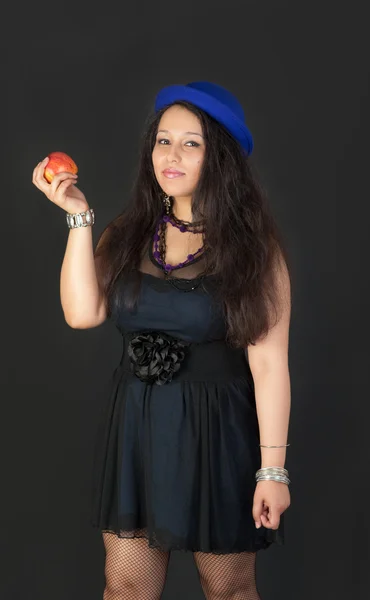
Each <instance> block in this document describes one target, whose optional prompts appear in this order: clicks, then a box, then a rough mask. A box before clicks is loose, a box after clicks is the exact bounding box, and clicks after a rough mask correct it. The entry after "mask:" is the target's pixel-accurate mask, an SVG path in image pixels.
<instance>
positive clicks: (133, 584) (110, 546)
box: [102, 532, 170, 600]
mask: <svg viewBox="0 0 370 600" xmlns="http://www.w3.org/2000/svg"><path fill="white" fill-rule="evenodd" d="M102 535H103V541H104V546H105V552H106V557H105V581H106V585H105V589H104V599H103V600H118V599H121V598H125V599H127V600H159V599H160V597H161V593H162V591H163V588H164V584H165V582H166V576H167V568H168V561H169V557H170V553H169V552H165V551H163V550H160V549H159V548H150V547H149V546H148V540H147V539H146V538H119V537H118V536H117V535H115V534H112V533H105V532H103V533H102Z"/></svg>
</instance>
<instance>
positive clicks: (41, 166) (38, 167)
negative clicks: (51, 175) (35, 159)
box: [32, 156, 49, 183]
mask: <svg viewBox="0 0 370 600" xmlns="http://www.w3.org/2000/svg"><path fill="white" fill-rule="evenodd" d="M48 161H49V157H48V156H46V157H45V158H44V159H43V160H42V161H41V162H39V163H38V164H37V165H36V167H35V168H34V170H33V172H32V183H35V181H36V178H37V176H38V175H39V173H40V171H41V170H42V171H43V170H44V169H45V167H46V165H47V163H48Z"/></svg>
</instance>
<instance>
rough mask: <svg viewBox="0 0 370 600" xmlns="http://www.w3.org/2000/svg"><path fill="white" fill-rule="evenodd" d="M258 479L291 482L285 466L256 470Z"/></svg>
mask: <svg viewBox="0 0 370 600" xmlns="http://www.w3.org/2000/svg"><path fill="white" fill-rule="evenodd" d="M256 481H257V482H258V481H279V482H280V483H286V484H287V485H289V484H290V479H289V473H288V471H287V469H284V468H283V467H263V468H262V469H258V471H257V472H256Z"/></svg>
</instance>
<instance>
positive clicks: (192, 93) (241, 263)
mask: <svg viewBox="0 0 370 600" xmlns="http://www.w3.org/2000/svg"><path fill="white" fill-rule="evenodd" d="M252 149H253V139H252V136H251V133H250V131H249V129H248V127H247V125H246V123H245V120H244V114H243V110H242V108H241V106H240V104H239V102H238V100H237V99H236V98H235V97H234V96H233V95H232V94H231V93H230V92H228V91H227V90H225V89H224V88H222V87H220V86H218V85H215V84H211V83H209V82H195V83H191V84H188V85H185V86H169V87H166V88H164V89H162V90H161V91H160V92H159V94H158V95H157V98H156V104H155V111H154V114H153V116H152V118H151V120H150V122H149V123H148V127H147V131H146V133H145V136H144V139H143V145H142V153H141V157H140V162H139V170H138V174H137V178H136V183H135V186H134V189H133V194H132V198H131V199H130V202H129V204H128V206H127V207H126V208H125V209H124V210H123V211H122V213H121V214H120V215H119V216H118V217H117V218H115V219H114V220H113V221H112V222H111V223H110V224H109V225H108V226H107V227H106V228H105V230H104V231H103V233H102V234H101V236H100V238H99V240H98V244H97V247H96V250H95V252H94V251H93V245H92V235H91V230H92V228H91V225H93V224H94V212H93V210H92V209H91V208H90V207H89V205H88V202H87V200H86V198H85V196H84V195H83V193H82V192H81V191H80V190H79V189H78V188H77V187H76V185H75V183H76V180H77V177H74V176H72V175H71V174H70V173H60V174H59V175H57V176H56V177H55V178H54V180H53V182H52V183H51V184H48V183H47V182H46V181H45V179H44V178H43V172H44V169H45V166H46V163H47V161H43V162H42V163H40V164H39V165H38V166H37V167H36V168H35V171H34V179H33V181H34V183H35V185H37V186H38V187H39V189H41V190H42V191H43V192H44V193H45V194H46V195H47V197H48V198H49V199H50V200H52V201H53V202H55V203H56V204H58V205H59V206H61V207H62V208H64V209H65V210H66V211H67V213H68V214H67V215H66V217H67V222H68V225H69V227H70V229H71V231H70V234H69V238H68V244H67V249H66V253H65V257H64V261H63V265H62V271H61V302H62V307H63V311H64V315H65V319H66V321H67V323H68V324H69V325H70V326H71V327H75V328H89V327H96V326H97V325H99V324H100V323H102V322H103V321H104V320H105V319H106V318H111V319H113V321H114V322H115V324H116V326H117V328H118V330H119V332H120V333H121V334H122V340H123V351H122V357H121V360H120V363H119V365H118V366H117V368H116V369H115V371H114V374H113V377H112V382H111V393H110V396H109V398H108V402H107V403H106V405H105V407H104V415H103V416H102V419H101V425H100V428H99V432H98V435H97V441H96V448H95V457H94V474H93V509H92V525H93V526H95V527H99V528H100V529H101V531H102V535H103V539H104V544H105V549H106V567H105V574H106V587H105V591H104V600H113V599H116V598H125V599H130V598H135V599H136V598H140V599H144V598H145V599H157V598H160V596H161V593H162V590H163V587H164V583H165V579H166V573H167V566H168V559H169V555H170V552H171V551H172V550H175V549H178V550H185V551H191V552H193V556H194V559H195V563H196V566H197V568H198V572H199V576H200V582H201V585H202V588H203V591H204V593H205V596H206V597H207V599H215V600H216V599H217V600H219V599H221V598H225V599H226V598H247V599H249V600H257V599H258V598H260V596H259V594H258V591H257V586H256V571H255V559H256V552H257V550H260V549H263V548H267V547H269V546H270V545H271V544H272V543H273V542H275V543H278V544H283V543H284V532H283V517H284V515H283V513H284V511H285V510H286V508H287V507H288V506H289V504H290V496H289V489H288V485H289V482H290V481H289V479H288V472H287V471H286V470H285V469H284V463H285V457H286V446H287V445H288V444H287V443H286V441H287V433H288V421H289V412H290V380H289V369H288V336H289V321H290V276H289V269H288V266H287V265H288V261H287V256H286V251H285V250H284V247H283V243H282V241H281V239H280V236H279V233H278V229H277V226H276V224H275V222H274V219H273V217H272V215H271V212H270V211H269V209H268V205H267V202H266V200H265V198H264V195H263V193H262V190H261V188H260V187H259V185H258V183H257V179H256V177H255V176H254V175H253V172H252V167H251V164H250V158H249V156H250V154H251V152H252ZM78 213H79V214H80V215H81V216H80V217H75V216H72V215H75V214H78ZM261 469H262V470H261Z"/></svg>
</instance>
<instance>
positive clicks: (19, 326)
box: [0, 0, 369, 600]
mask: <svg viewBox="0 0 370 600" xmlns="http://www.w3.org/2000/svg"><path fill="white" fill-rule="evenodd" d="M365 6H366V3H365V2H363V3H351V4H349V3H342V4H339V3H338V2H334V1H331V2H325V1H324V2H317V1H316V2H293V1H291V2H286V1H281V0H280V1H276V0H269V1H262V0H260V1H258V2H257V1H254V2H252V1H249V2H248V1H246V0H244V1H240V2H236V1H235V0H229V1H228V2H223V3H221V2H210V1H209V2H202V1H199V0H198V1H197V2H193V1H188V2H182V3H180V4H179V3H167V2H166V3H158V2H149V1H147V2H136V3H135V4H133V3H132V4H130V5H126V4H125V3H122V2H116V3H113V2H103V3H101V4H100V6H98V7H96V8H94V7H93V6H92V5H91V4H90V3H87V2H84V3H77V4H72V3H71V4H70V5H69V4H68V3H65V2H63V3H55V4H54V3H53V2H50V1H49V2H43V1H40V2H38V3H37V4H36V3H25V2H24V3H23V5H22V4H16V3H11V4H10V5H9V6H8V13H7V16H6V15H5V16H4V15H3V18H2V20H1V21H2V24H1V26H0V27H1V30H0V33H1V56H2V58H1V64H2V66H1V72H2V86H1V87H2V95H1V98H2V99H1V102H2V104H3V109H2V111H1V120H2V127H1V129H2V131H3V136H2V141H3V144H2V160H1V164H2V168H1V173H2V194H1V207H2V215H1V216H2V236H1V242H2V273H1V275H2V277H1V281H2V285H1V289H2V293H1V299H2V311H1V315H2V317H3V319H2V321H3V325H2V331H3V344H2V346H3V352H2V355H3V356H2V376H1V384H2V393H1V409H2V415H1V419H0V423H1V430H0V433H1V435H0V441H1V448H0V455H1V458H2V465H1V473H2V486H1V511H0V516H1V523H0V530H1V536H0V544H1V565H2V566H1V576H0V596H1V598H6V599H7V600H13V599H14V600H18V599H19V600H20V599H21V598H22V599H23V598H27V600H49V599H50V598H53V600H67V599H68V600H73V599H75V598H76V599H77V598H78V599H81V598H83V599H85V598H86V599H89V600H95V599H96V600H101V599H102V597H103V586H104V572H103V569H104V551H103V544H102V540H101V536H100V533H99V532H97V531H96V530H93V529H92V528H91V527H90V525H89V522H88V518H89V509H90V475H91V459H92V449H93V443H94V436H95V431H96V427H97V423H98V419H99V414H100V410H101V406H102V403H103V402H104V399H105V398H106V394H107V392H108V384H109V379H110V376H111V373H112V371H113V369H114V368H115V366H116V364H117V362H118V360H119V357H120V352H121V339H120V336H119V333H118V331H117V330H116V329H115V327H114V325H113V324H112V323H110V322H106V323H104V324H103V325H102V326H100V327H98V328H96V329H92V330H83V331H81V330H80V331H79V330H73V329H71V328H70V327H69V326H68V325H67V324H66V323H65V321H64V318H63V313H62V310H61V305H60V297H59V277H60V268H61V264H62V260H63V256H64V251H65V245H66V241H67V237H68V229H67V225H66V222H65V213H64V212H63V211H62V210H61V209H59V208H58V207H56V206H54V205H53V204H52V203H51V202H49V201H48V200H47V199H46V197H45V196H43V195H42V193H41V192H40V191H39V190H37V189H36V188H35V187H34V186H33V184H32V182H31V178H32V171H33V169H34V167H35V166H36V164H37V163H38V162H39V161H40V160H42V159H43V158H44V157H45V156H46V155H47V154H48V153H49V152H51V151H54V150H62V151H65V152H67V153H68V154H70V155H71V156H72V157H73V158H74V159H75V161H76V162H77V164H78V167H79V183H78V185H79V187H80V188H81V189H82V190H83V191H84V193H85V195H86V197H87V199H88V202H89V204H90V206H92V207H93V208H94V209H95V214H96V224H95V226H94V232H93V235H94V240H95V241H96V240H97V237H98V234H99V233H100V232H101V231H102V229H103V228H104V226H105V225H106V224H107V223H108V222H109V221H110V220H111V219H112V218H113V217H114V216H116V215H117V213H118V212H120V210H121V207H122V206H123V205H124V203H125V199H126V197H127V194H128V192H129V189H130V186H131V182H132V177H133V172H134V168H135V164H136V161H137V150H138V140H139V135H140V134H141V131H142V128H143V123H144V120H145V118H146V115H147V114H148V111H149V110H150V109H151V107H152V105H153V101H154V96H155V94H156V92H157V91H158V90H159V89H160V88H161V87H162V86H163V85H167V84H171V83H186V82H188V81H192V80H197V79H208V80H210V81H214V82H216V83H220V84H221V85H224V86H226V87H228V88H229V89H230V90H231V91H233V92H234V93H235V94H236V95H237V96H238V98H239V99H240V101H241V102H242V104H243V107H244V109H245V113H246V119H247V123H248V125H249V127H250V129H251V131H252V133H253V136H254V140H255V149H254V153H253V155H252V160H253V162H254V164H255V165H256V167H257V169H258V170H259V172H260V177H261V180H262V182H263V184H264V185H265V187H266V188H267V190H268V193H269V197H270V201H271V204H272V206H273V210H274V213H275V215H276V218H277V220H278V222H279V224H280V226H281V228H282V230H283V232H284V235H285V239H286V240H287V245H288V249H289V251H290V253H291V256H292V263H293V278H294V279H293V311H292V324H291V337H290V373H291V383H292V414H291V425H290V435H289V442H290V443H291V446H290V447H289V448H288V454H287V463H286V466H287V468H288V469H289V472H290V476H291V480H292V483H291V486H290V490H291V497H292V504H291V507H290V508H289V509H288V511H287V513H286V545H285V546H284V547H282V548H279V547H272V548H270V549H269V550H267V551H261V552H260V553H259V554H258V557H257V575H258V585H259V589H260V592H261V597H262V600H328V599H329V600H331V599H334V598H335V599H336V600H340V599H342V598H343V599H348V598H356V599H359V600H362V599H365V598H367V597H368V587H369V580H368V565H369V519H368V515H369V510H368V499H369V483H368V472H369V450H368V439H367V438H368V420H369V410H368V401H369V391H368V375H369V350H368V335H366V330H365V326H366V325H367V315H368V298H369V293H368V292H369V279H368V267H367V262H366V258H365V257H366V256H368V251H367V245H366V242H367V239H368V235H367V231H368V214H369V211H368V200H369V191H368V181H367V179H368V178H367V175H368V160H369V151H368V148H369V142H368V138H369V109H368V107H369V60H368V56H369V36H368V19H367V18H366V15H365ZM339 214H340V215H341V217H342V219H341V227H340V228H339V227H338V216H339ZM367 331H368V330H367ZM175 597H176V598H177V597H178V598H191V599H192V600H198V599H200V598H202V597H203V595H202V593H201V590H200V586H199V583H198V579H197V574H196V570H195V566H194V564H193V562H192V555H191V553H176V552H173V553H172V556H171V561H170V566H169V572H168V579H167V583H166V588H165V592H164V595H163V598H164V599H165V600H168V599H172V598H175Z"/></svg>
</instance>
